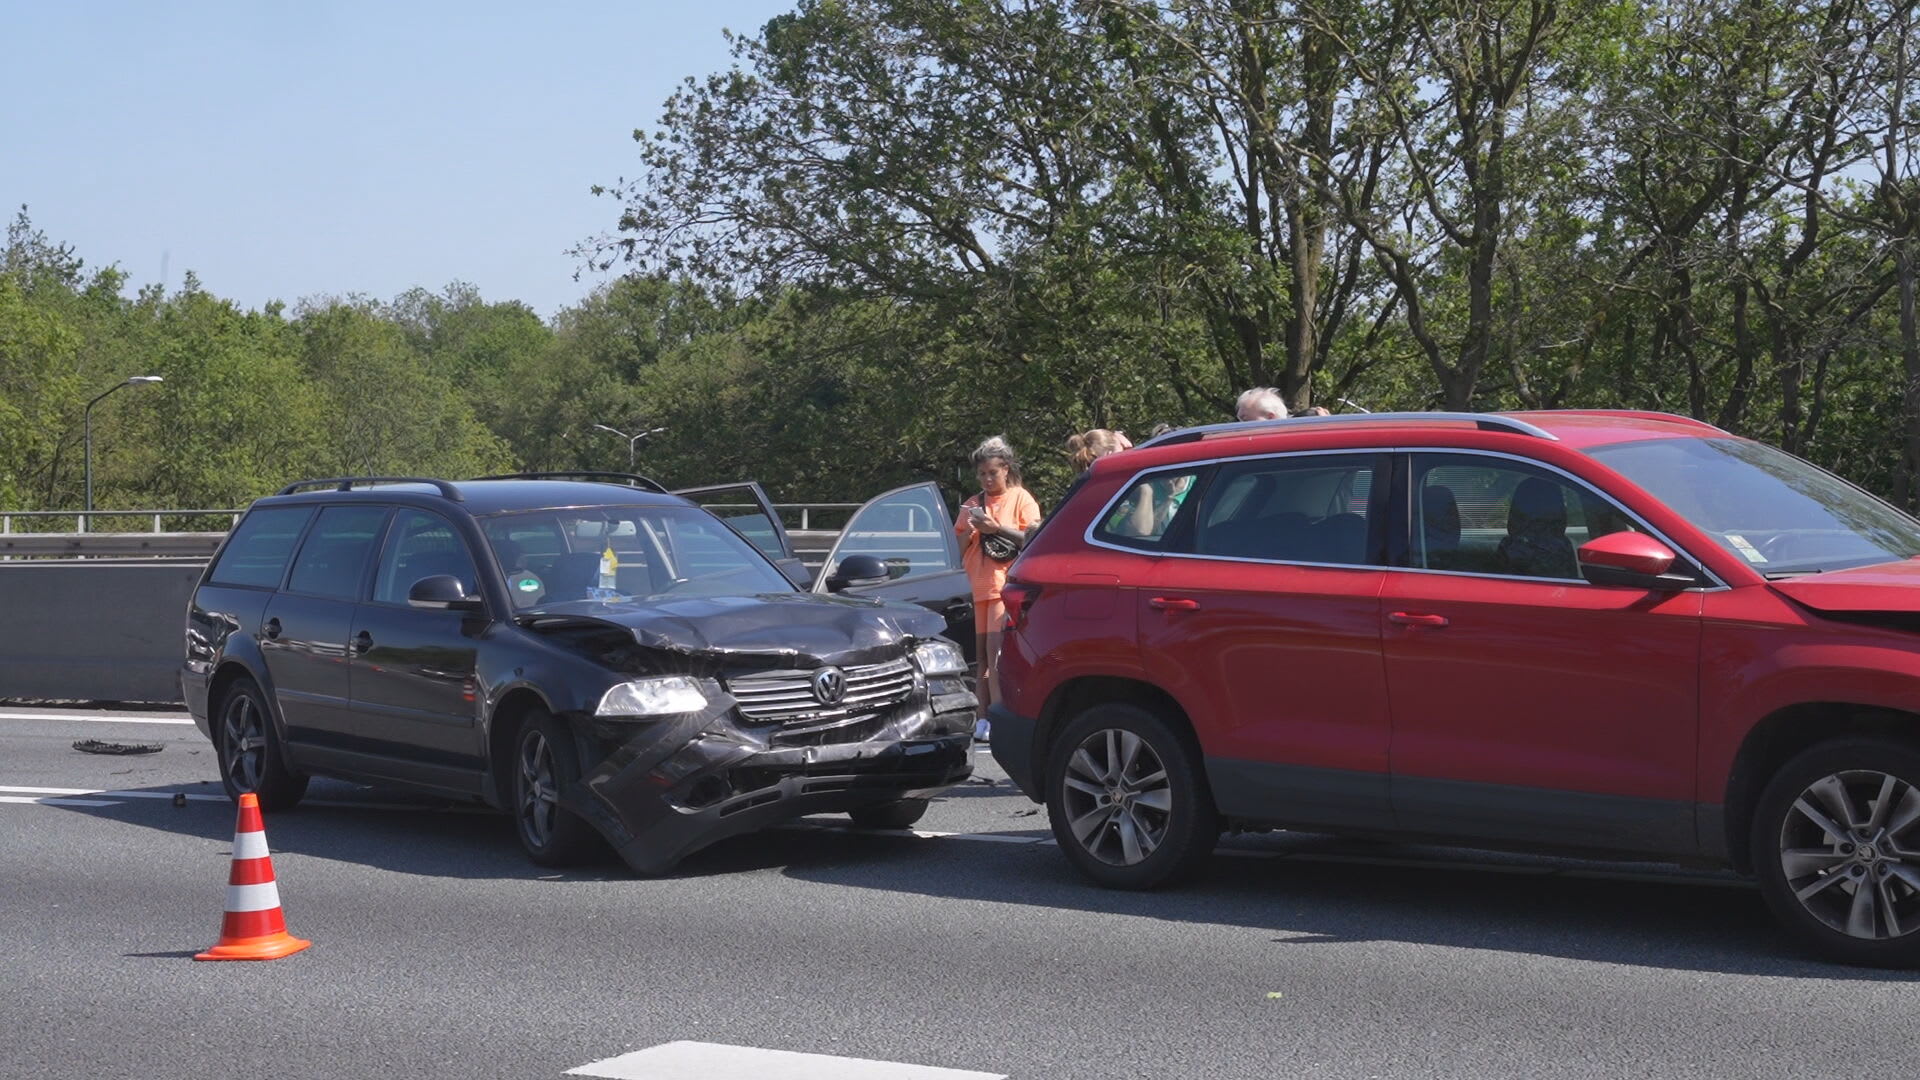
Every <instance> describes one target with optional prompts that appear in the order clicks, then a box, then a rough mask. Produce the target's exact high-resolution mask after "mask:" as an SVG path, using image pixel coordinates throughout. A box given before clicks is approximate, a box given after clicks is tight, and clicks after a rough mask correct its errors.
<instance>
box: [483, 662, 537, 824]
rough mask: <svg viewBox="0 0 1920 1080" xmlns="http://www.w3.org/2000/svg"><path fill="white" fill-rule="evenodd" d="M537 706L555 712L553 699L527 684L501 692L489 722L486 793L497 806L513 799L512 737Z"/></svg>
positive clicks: (507, 803)
mask: <svg viewBox="0 0 1920 1080" xmlns="http://www.w3.org/2000/svg"><path fill="white" fill-rule="evenodd" d="M535 709H544V710H546V711H547V712H552V711H553V703H552V702H549V701H548V700H547V698H546V695H544V694H542V693H541V692H540V691H538V690H536V689H534V688H533V687H531V686H528V685H524V684H523V685H520V686H516V687H514V688H512V689H511V690H508V691H507V692H506V693H505V694H502V695H501V696H500V700H499V702H498V703H496V704H495V705H494V707H493V712H492V714H491V718H490V720H489V721H488V723H487V776H488V783H487V795H488V796H489V797H490V799H491V801H492V802H493V805H495V806H496V807H504V806H507V805H509V804H510V801H511V799H512V796H513V793H512V792H510V791H508V790H507V781H508V780H509V779H510V778H511V776H512V773H511V771H510V770H509V769H507V768H506V762H508V761H511V760H512V758H513V739H514V736H515V735H517V734H519V731H520V724H521V721H522V720H524V719H525V718H526V715H527V714H528V713H529V712H531V711H533V710H535Z"/></svg>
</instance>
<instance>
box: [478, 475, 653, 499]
mask: <svg viewBox="0 0 1920 1080" xmlns="http://www.w3.org/2000/svg"><path fill="white" fill-rule="evenodd" d="M473 479H475V480H585V481H588V482H589V483H596V484H612V483H622V484H626V485H628V486H629V487H638V488H645V489H646V490H648V491H652V492H656V493H658V494H661V495H671V494H672V492H670V491H668V490H667V489H666V488H664V487H662V486H660V484H659V482H658V481H656V480H653V479H651V478H649V477H645V476H641V475H640V474H639V473H630V472H598V471H594V470H586V469H563V470H559V471H555V472H517V473H498V474H495V475H493V476H476V477H474V478H473Z"/></svg>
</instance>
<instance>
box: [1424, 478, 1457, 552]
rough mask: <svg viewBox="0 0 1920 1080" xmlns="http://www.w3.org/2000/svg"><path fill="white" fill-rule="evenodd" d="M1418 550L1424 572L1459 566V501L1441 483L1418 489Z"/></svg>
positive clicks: (1450, 490)
mask: <svg viewBox="0 0 1920 1080" xmlns="http://www.w3.org/2000/svg"><path fill="white" fill-rule="evenodd" d="M1420 534H1421V550H1422V551H1423V552H1424V553H1425V556H1426V562H1425V566H1426V568H1427V569H1428V570H1456V569H1459V567H1460V500H1459V499H1458V498H1456V497H1455V496H1454V494H1453V489H1452V488H1450V487H1448V486H1446V485H1445V484H1430V485H1428V486H1426V487H1423V488H1421V489H1420Z"/></svg>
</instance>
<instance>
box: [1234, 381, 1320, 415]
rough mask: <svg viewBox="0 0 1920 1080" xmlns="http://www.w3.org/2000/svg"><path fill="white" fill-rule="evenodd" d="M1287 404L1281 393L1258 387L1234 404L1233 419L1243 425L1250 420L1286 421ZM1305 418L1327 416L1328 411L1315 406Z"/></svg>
mask: <svg viewBox="0 0 1920 1080" xmlns="http://www.w3.org/2000/svg"><path fill="white" fill-rule="evenodd" d="M1288 415H1289V414H1288V412H1287V402H1286V399H1285V398H1282V397H1281V396H1280V391H1278V390H1275V389H1274V388H1273V387H1271V386H1256V387H1254V388H1253V389H1251V390H1249V391H1247V392H1246V393H1244V394H1241V395H1240V399H1239V400H1238V401H1235V402H1234V403H1233V418H1234V419H1235V420H1238V421H1240V422H1242V423H1245V422H1246V421H1249V420H1285V419H1286V418H1287V416H1288ZM1301 415H1303V416H1326V415H1328V413H1327V410H1325V409H1323V408H1321V407H1320V406H1318V405H1315V406H1313V407H1312V408H1310V409H1308V410H1307V411H1306V412H1304V413H1302V414H1301Z"/></svg>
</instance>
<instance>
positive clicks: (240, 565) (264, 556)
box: [207, 506, 313, 589]
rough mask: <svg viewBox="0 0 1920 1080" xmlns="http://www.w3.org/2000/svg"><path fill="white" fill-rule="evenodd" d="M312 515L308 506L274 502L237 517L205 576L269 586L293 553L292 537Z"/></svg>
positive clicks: (295, 537)
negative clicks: (230, 535)
mask: <svg viewBox="0 0 1920 1080" xmlns="http://www.w3.org/2000/svg"><path fill="white" fill-rule="evenodd" d="M312 516H313V507H311V506H274V507H267V508H264V509H260V510H255V511H253V512H252V513H250V514H248V515H247V516H246V517H244V518H241V519H240V524H239V525H238V526H236V527H235V528H234V530H233V538H232V539H230V540H228V541H227V547H226V550H224V551H222V552H221V553H220V561H219V562H218V563H216V564H215V565H214V568H213V573H212V574H210V575H209V576H208V577H207V580H208V581H209V582H211V583H213V584H215V585H250V586H253V587H255V588H261V589H271V588H274V587H276V586H278V585H279V584H280V578H281V576H282V575H283V574H285V573H286V570H287V558H288V556H290V555H292V554H293V544H294V541H296V540H298V539H300V530H301V529H304V528H306V527H307V519H308V518H310V517H312Z"/></svg>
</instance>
